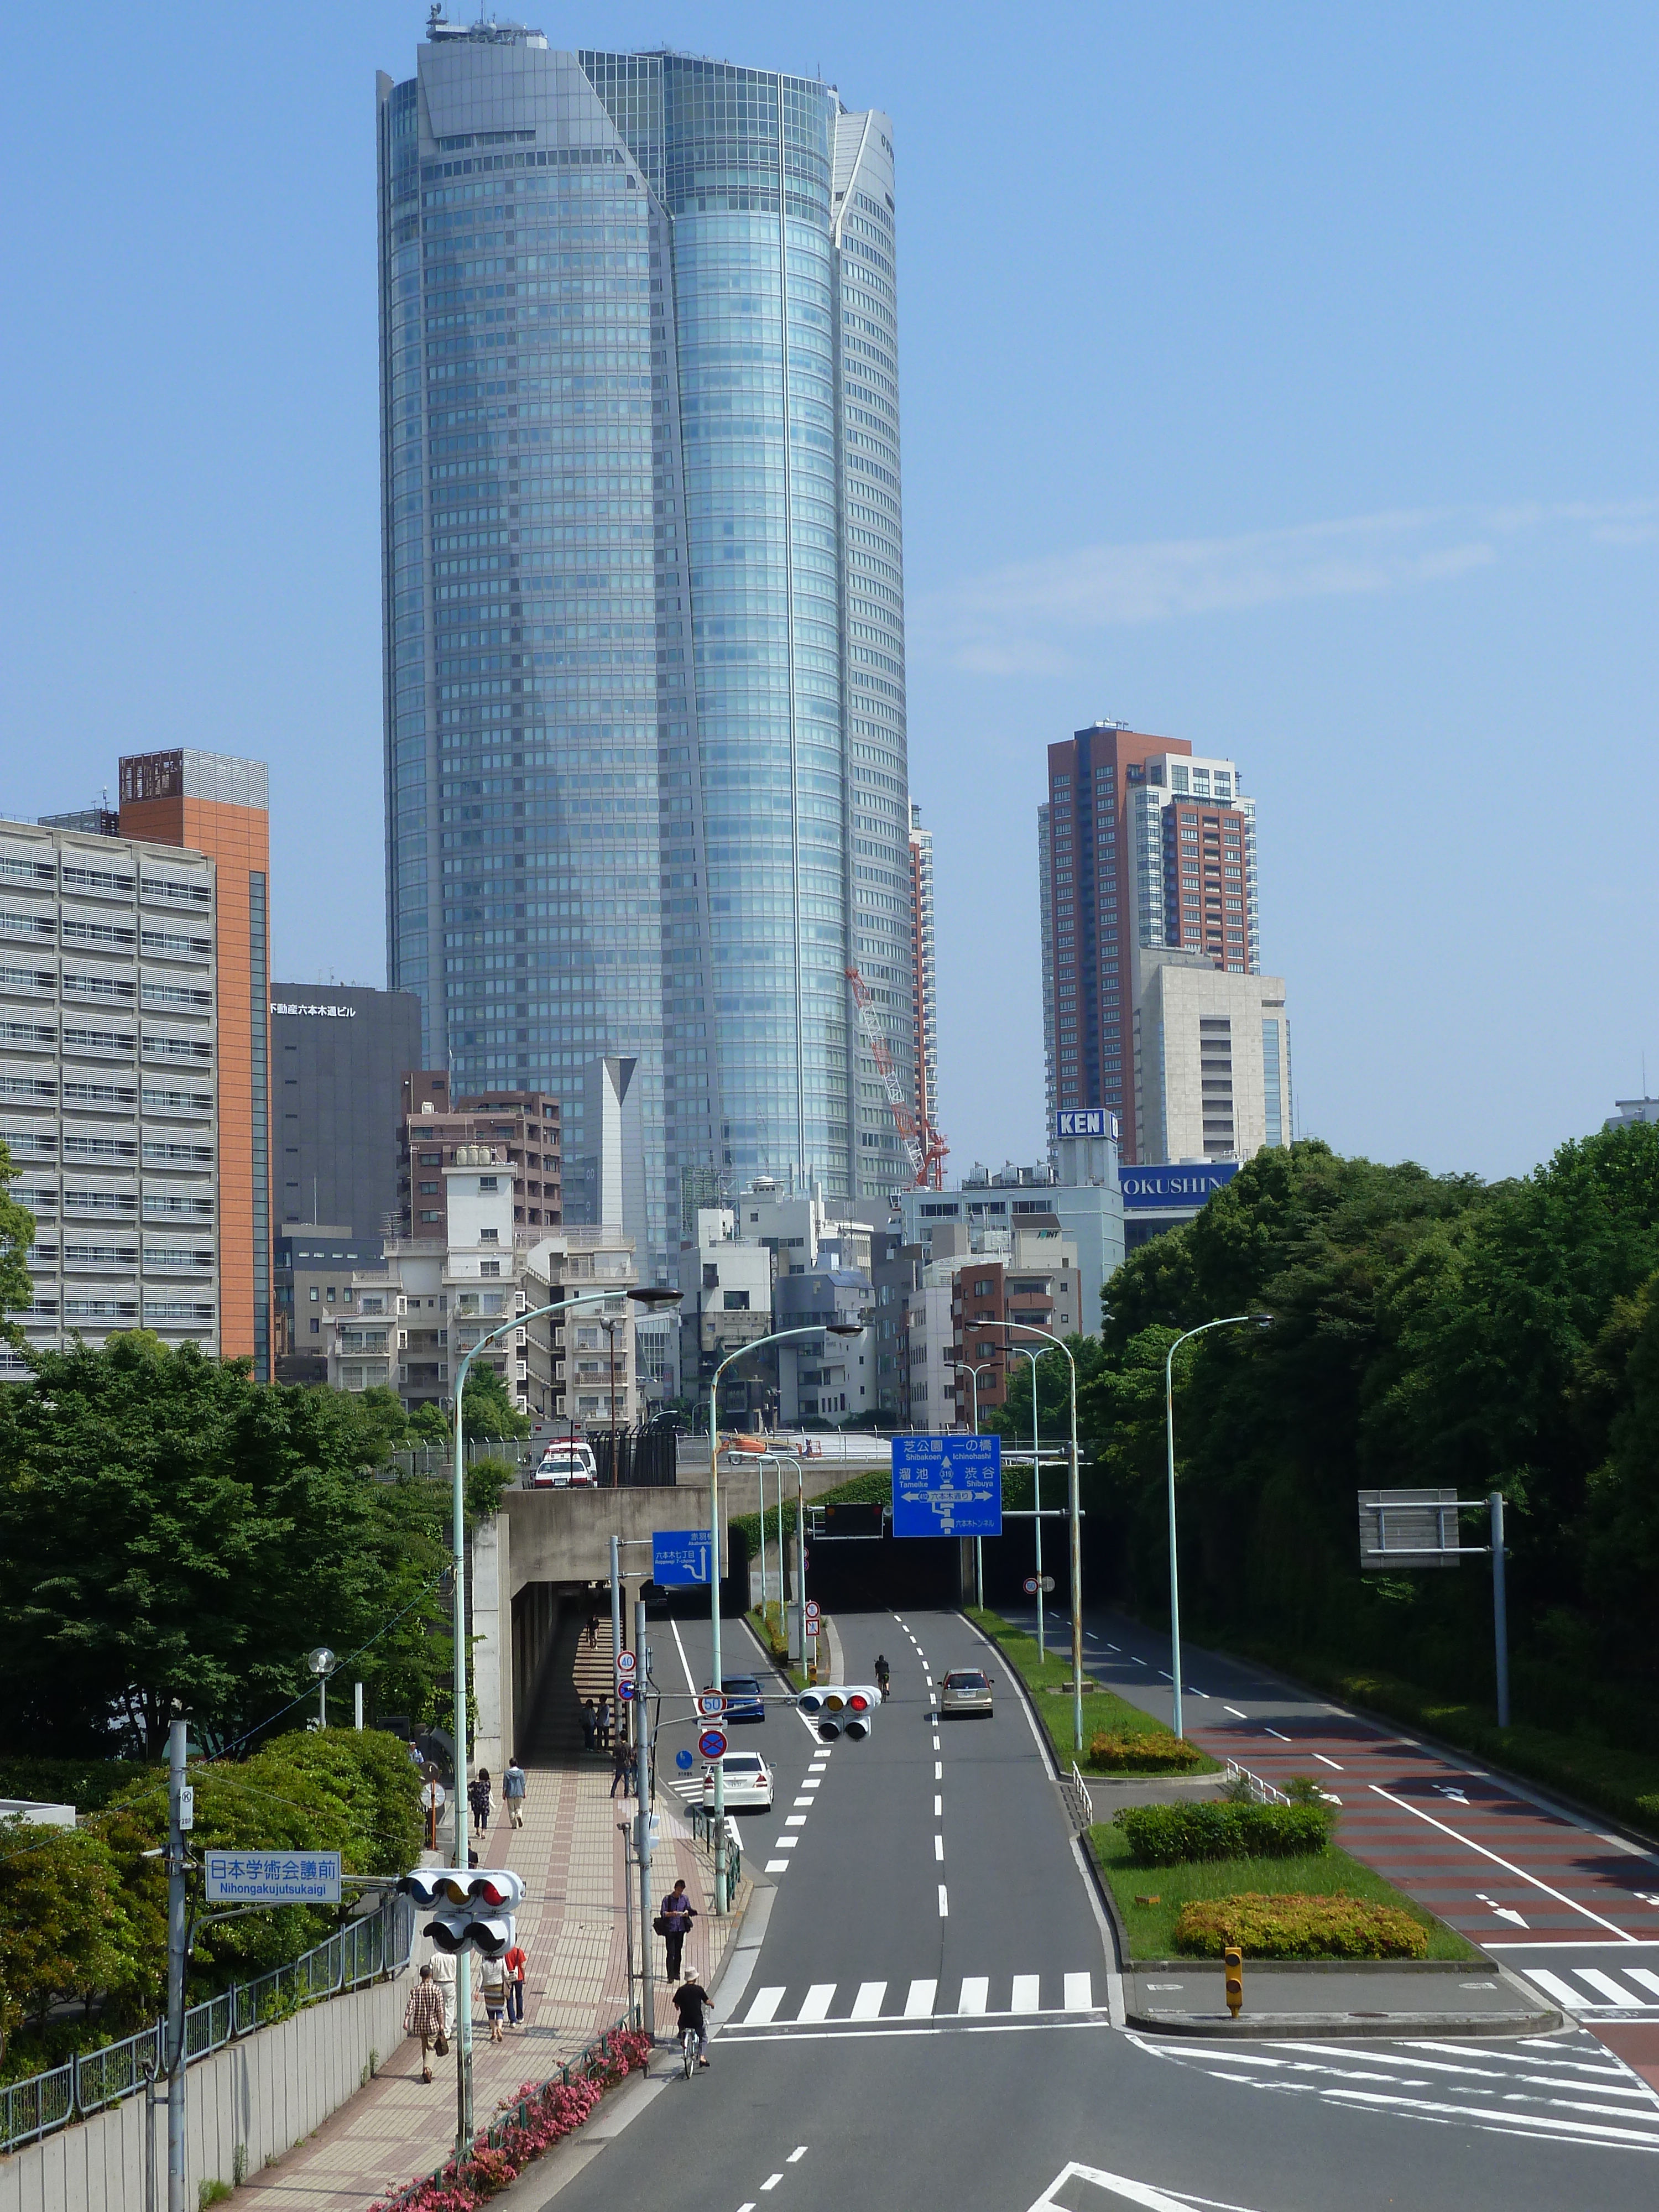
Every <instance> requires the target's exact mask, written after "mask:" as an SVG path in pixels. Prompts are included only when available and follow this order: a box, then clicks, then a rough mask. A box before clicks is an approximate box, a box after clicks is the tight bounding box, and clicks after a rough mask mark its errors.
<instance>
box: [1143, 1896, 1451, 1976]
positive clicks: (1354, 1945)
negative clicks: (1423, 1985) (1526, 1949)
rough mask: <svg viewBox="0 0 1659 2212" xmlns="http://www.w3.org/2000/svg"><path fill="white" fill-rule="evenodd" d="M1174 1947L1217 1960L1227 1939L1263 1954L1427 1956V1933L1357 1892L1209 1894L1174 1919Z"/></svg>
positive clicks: (1407, 1916)
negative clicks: (1339, 1894)
mask: <svg viewBox="0 0 1659 2212" xmlns="http://www.w3.org/2000/svg"><path fill="white" fill-rule="evenodd" d="M1173 1940H1174V1942H1175V1948H1176V1950H1177V1951H1184V1952H1186V1953H1188V1954H1196V1955H1198V1956H1199V1957H1201V1958H1209V1959H1216V1958H1219V1957H1220V1955H1221V1953H1222V1951H1223V1950H1224V1949H1225V1947H1226V1946H1227V1945H1228V1944H1229V1943H1237V1945H1238V1947H1239V1948H1240V1949H1241V1950H1242V1951H1243V1954H1244V1955H1245V1957H1246V1958H1247V1959H1249V1958H1257V1959H1422V1958H1426V1957H1427V1955H1428V1949H1429V1931H1428V1929H1426V1928H1425V1927H1424V1926H1423V1925H1422V1924H1421V1923H1420V1922H1419V1921H1416V1920H1413V1918H1412V1917H1411V1915H1410V1913H1408V1912H1402V1911H1400V1909H1399V1908H1398V1906H1396V1905H1367V1904H1366V1903H1364V1900H1363V1899H1359V1898H1357V1897H1297V1896H1290V1897H1264V1896H1262V1895H1261V1893H1260V1892H1259V1891H1255V1890H1251V1891H1248V1892H1246V1893H1245V1894H1244V1895H1243V1896H1242V1897H1206V1898H1200V1899H1195V1900H1194V1902H1193V1903H1192V1904H1191V1905H1184V1906H1183V1907H1182V1910H1181V1911H1180V1912H1179V1913H1178V1914H1177V1915H1176V1923H1175V1930H1174V1938H1173Z"/></svg>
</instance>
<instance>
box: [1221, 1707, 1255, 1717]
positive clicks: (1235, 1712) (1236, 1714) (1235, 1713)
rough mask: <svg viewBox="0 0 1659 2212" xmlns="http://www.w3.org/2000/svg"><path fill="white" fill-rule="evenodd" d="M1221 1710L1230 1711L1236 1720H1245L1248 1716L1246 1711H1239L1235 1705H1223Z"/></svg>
mask: <svg viewBox="0 0 1659 2212" xmlns="http://www.w3.org/2000/svg"><path fill="white" fill-rule="evenodd" d="M1221 1710H1222V1711H1223V1712H1224V1713H1231V1715H1232V1717H1233V1718H1234V1719H1235V1720H1236V1721H1247V1720H1249V1714H1248V1713H1241V1712H1240V1711H1239V1710H1238V1707H1237V1705H1223V1707H1222V1708H1221Z"/></svg>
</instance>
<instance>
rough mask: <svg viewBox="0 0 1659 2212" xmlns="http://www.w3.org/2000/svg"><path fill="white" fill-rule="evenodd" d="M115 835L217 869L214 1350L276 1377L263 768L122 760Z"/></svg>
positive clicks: (223, 762) (162, 756)
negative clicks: (200, 858)
mask: <svg viewBox="0 0 1659 2212" xmlns="http://www.w3.org/2000/svg"><path fill="white" fill-rule="evenodd" d="M120 798H121V835H122V836H123V837H130V838H135V839H138V840H140V841H142V842H146V843H149V844H153V845H171V846H176V847H179V848H180V849H181V850H183V851H185V852H188V853H191V854H198V853H199V854H204V855H205V856H206V857H207V858H208V859H209V860H211V861H212V862H213V865H214V892H213V929H214V944H215V959H216V969H217V990H218V1004H217V1014H218V1020H217V1030H216V1040H215V1065H214V1081H215V1088H216V1094H217V1098H218V1117H219V1139H218V1186H219V1187H218V1213H219V1313H220V1322H219V1349H220V1352H221V1353H222V1356H223V1357H224V1358H227V1359H248V1360H251V1361H252V1368H253V1379H254V1380H255V1382H256V1383H269V1382H270V1380H271V1376H272V1358H273V1329H272V1304H273V1301H272V1288H273V1285H272V1279H271V1250H270V1218H271V1205H270V1182H271V1176H270V1114H271V1103H270V787H269V779H268V777H267V775H266V771H265V766H264V762H263V761H250V760H236V759H233V758H231V757H228V756H227V755H224V754H222V753H204V752H196V751H192V750H190V749H189V748H188V747H185V748H180V749H179V750H173V751H171V752H161V753H135V754H130V755H128V756H127V757H125V758H124V759H123V760H122V762H121V763H120Z"/></svg>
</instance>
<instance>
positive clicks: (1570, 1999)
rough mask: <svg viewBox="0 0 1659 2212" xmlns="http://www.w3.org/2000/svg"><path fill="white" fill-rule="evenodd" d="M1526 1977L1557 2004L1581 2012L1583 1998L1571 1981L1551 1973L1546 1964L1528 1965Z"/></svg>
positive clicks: (1525, 1970)
mask: <svg viewBox="0 0 1659 2212" xmlns="http://www.w3.org/2000/svg"><path fill="white" fill-rule="evenodd" d="M1523 1971H1524V1972H1525V1974H1526V1977H1527V1979H1528V1981H1529V1982H1533V1983H1535V1984H1536V1985H1537V1986H1538V1988H1540V1989H1541V1990H1542V1991H1543V1992H1544V1995H1545V1996H1547V1997H1553V1998H1554V2000H1555V2002H1556V2003H1557V2004H1559V2005H1566V2006H1568V2007H1569V2008H1571V2010H1572V2011H1574V2012H1582V2011H1583V2007H1584V2000H1583V1996H1580V1994H1579V1992H1578V1991H1577V1990H1576V1989H1574V1987H1573V1986H1572V1984H1571V1982H1564V1981H1563V1980H1562V1978H1561V1977H1560V1975H1559V1974H1553V1973H1551V1972H1550V1971H1549V1969H1548V1967H1547V1966H1528V1967H1526V1968H1525V1969H1524V1970H1523Z"/></svg>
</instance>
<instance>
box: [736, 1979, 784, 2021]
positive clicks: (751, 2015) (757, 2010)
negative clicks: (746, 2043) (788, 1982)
mask: <svg viewBox="0 0 1659 2212" xmlns="http://www.w3.org/2000/svg"><path fill="white" fill-rule="evenodd" d="M786 1994H787V1991H786V1990H784V1989H782V1988H781V1987H780V1988H778V1989H775V1990H761V1991H760V1992H759V1993H758V1995H757V1996H756V1999H755V2002H754V2003H753V2004H751V2005H750V2008H749V2009H748V2011H747V2012H746V2013H744V2016H743V2024H744V2027H765V2026H766V2025H767V2023H768V2021H770V2020H771V2019H772V2017H773V2015H775V2013H776V2011H777V2008H778V2007H779V2006H780V2005H781V2003H782V2002H783V2000H784V1997H785V1996H786Z"/></svg>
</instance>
